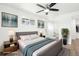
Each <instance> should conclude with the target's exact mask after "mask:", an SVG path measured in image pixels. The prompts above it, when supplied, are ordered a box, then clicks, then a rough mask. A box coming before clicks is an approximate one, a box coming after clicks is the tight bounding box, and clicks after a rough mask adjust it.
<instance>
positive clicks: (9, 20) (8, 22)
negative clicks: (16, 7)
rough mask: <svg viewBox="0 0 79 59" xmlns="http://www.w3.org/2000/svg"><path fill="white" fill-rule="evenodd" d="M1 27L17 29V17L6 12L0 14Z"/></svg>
mask: <svg viewBox="0 0 79 59" xmlns="http://www.w3.org/2000/svg"><path fill="white" fill-rule="evenodd" d="M1 17H2V24H1V26H2V27H18V16H17V15H14V14H10V13H6V12H1Z"/></svg>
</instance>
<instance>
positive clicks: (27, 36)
mask: <svg viewBox="0 0 79 59" xmlns="http://www.w3.org/2000/svg"><path fill="white" fill-rule="evenodd" d="M20 38H21V40H30V39H31V38H30V35H24V36H20Z"/></svg>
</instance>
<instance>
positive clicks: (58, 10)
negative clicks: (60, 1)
mask: <svg viewBox="0 0 79 59" xmlns="http://www.w3.org/2000/svg"><path fill="white" fill-rule="evenodd" d="M49 10H50V11H59V9H54V8H52V9H49Z"/></svg>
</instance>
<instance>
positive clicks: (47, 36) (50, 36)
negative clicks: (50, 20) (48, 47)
mask: <svg viewBox="0 0 79 59" xmlns="http://www.w3.org/2000/svg"><path fill="white" fill-rule="evenodd" d="M46 38H50V39H53V40H54V39H57V37H55V36H52V35H46Z"/></svg>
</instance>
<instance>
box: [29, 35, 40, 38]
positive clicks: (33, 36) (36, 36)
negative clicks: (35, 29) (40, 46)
mask: <svg viewBox="0 0 79 59" xmlns="http://www.w3.org/2000/svg"><path fill="white" fill-rule="evenodd" d="M30 37H31V39H36V38H38V37H39V36H38V35H36V34H34V35H30Z"/></svg>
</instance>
